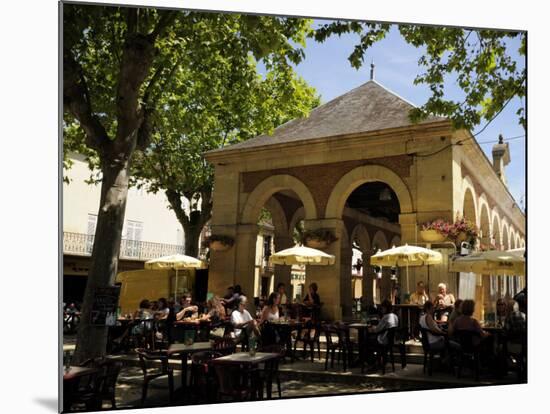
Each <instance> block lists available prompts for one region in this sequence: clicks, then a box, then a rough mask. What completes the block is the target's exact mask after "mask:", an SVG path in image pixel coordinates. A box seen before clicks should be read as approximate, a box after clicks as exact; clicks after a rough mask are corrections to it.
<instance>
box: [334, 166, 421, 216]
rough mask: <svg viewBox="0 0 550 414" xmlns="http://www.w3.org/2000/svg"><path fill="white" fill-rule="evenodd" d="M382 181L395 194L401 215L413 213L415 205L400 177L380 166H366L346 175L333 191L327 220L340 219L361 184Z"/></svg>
mask: <svg viewBox="0 0 550 414" xmlns="http://www.w3.org/2000/svg"><path fill="white" fill-rule="evenodd" d="M373 181H380V182H383V183H385V184H387V185H388V186H390V187H391V189H392V190H393V191H394V192H395V194H396V195H397V199H398V200H399V206H400V209H401V213H411V212H412V211H413V203H412V198H411V194H410V191H409V189H408V187H407V185H406V184H405V182H404V181H403V180H402V179H401V177H400V176H399V175H397V174H396V173H394V172H393V171H392V170H390V169H389V168H386V167H382V166H380V165H364V166H362V167H357V168H354V169H353V170H351V171H350V172H348V173H347V174H346V175H344V176H343V177H342V178H341V179H340V180H339V181H338V183H337V184H336V185H335V186H334V188H333V189H332V192H331V193H330V197H329V199H328V202H327V207H326V209H325V218H340V217H342V213H343V211H344V206H345V205H346V201H347V199H348V197H349V196H350V194H351V193H352V192H353V190H355V189H356V188H357V187H359V186H360V185H361V184H364V183H368V182H373Z"/></svg>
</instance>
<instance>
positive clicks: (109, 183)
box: [62, 4, 311, 362]
mask: <svg viewBox="0 0 550 414" xmlns="http://www.w3.org/2000/svg"><path fill="white" fill-rule="evenodd" d="M62 8H63V107H64V127H65V129H64V151H68V150H74V149H79V150H81V152H85V153H86V154H87V155H89V159H90V163H91V164H92V165H97V166H98V167H99V170H100V174H99V176H98V178H99V179H100V180H101V199H100V207H99V212H98V219H97V227H96V235H95V239H94V246H93V251H92V259H91V266H90V271H89V274H88V281H87V285H86V291H85V294H84V301H83V306H82V322H81V325H80V328H79V331H78V338H77V347H76V351H75V360H76V362H78V361H82V360H84V359H87V358H93V357H97V356H101V355H103V354H104V353H105V348H106V336H107V330H106V328H105V327H102V326H93V325H91V324H90V316H91V307H92V303H93V298H94V291H95V289H96V288H98V287H104V286H111V285H112V284H113V283H114V279H115V276H116V273H117V264H118V256H119V250H120V241H121V233H122V227H123V222H124V213H125V206H126V198H127V193H128V185H129V180H130V172H131V167H132V159H133V156H134V154H135V152H136V150H138V151H146V150H147V148H148V147H149V146H151V145H153V146H154V145H155V142H154V140H153V143H152V144H151V141H152V137H153V136H155V134H154V132H153V131H158V130H159V128H160V125H161V124H162V122H164V121H165V120H166V118H165V115H166V112H169V108H170V105H174V102H173V100H177V99H180V98H179V96H176V95H175V94H173V93H171V91H170V90H169V85H170V86H172V85H173V84H174V82H177V86H178V88H179V91H180V92H182V94H181V96H182V97H183V98H181V99H185V93H184V92H185V91H186V90H187V88H189V85H190V83H191V82H192V79H191V78H186V77H185V76H186V75H188V74H189V73H197V72H199V71H200V70H201V68H202V67H203V66H201V65H203V63H202V62H203V61H206V62H208V64H211V63H212V62H209V61H208V59H209V57H210V54H211V53H212V50H213V49H214V50H221V49H222V48H224V47H226V48H232V49H233V50H232V51H233V53H232V55H231V57H230V58H228V59H231V60H232V68H233V71H232V74H233V75H235V74H237V73H238V71H239V68H242V67H245V66H246V65H248V64H249V62H250V59H252V58H254V59H256V60H261V61H262V62H263V64H264V65H265V66H266V68H268V69H269V68H270V66H271V65H278V66H280V67H284V66H285V65H286V66H290V65H291V64H292V63H298V62H299V61H300V60H301V58H302V57H303V51H302V49H301V48H300V43H303V40H304V39H303V38H304V33H306V31H307V28H308V27H309V25H310V24H311V22H310V21H308V20H304V19H286V18H274V17H266V18H264V17H259V16H244V15H237V14H210V13H197V12H185V11H169V10H156V9H152V8H121V7H108V6H90V5H78V4H62ZM204 29H208V30H204ZM207 67H209V68H212V66H208V65H207ZM191 69H192V70H191ZM182 73H183V76H179V75H180V74H182ZM175 79H177V81H176V80H175ZM245 81H246V79H241V78H239V77H236V79H235V82H237V83H240V85H241V86H240V87H242V86H243V85H244V84H245V83H246V82H245ZM219 87H223V85H219ZM225 87H227V84H226V85H225ZM208 88H209V85H208V83H206V81H205V84H204V85H203V89H208ZM171 100H172V101H171ZM195 109H196V108H195ZM172 115H173V116H176V115H175V114H172ZM197 120H198V121H200V117H199V118H197ZM188 127H189V129H193V128H195V127H200V125H189V126H188Z"/></svg>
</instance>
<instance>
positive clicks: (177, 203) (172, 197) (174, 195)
mask: <svg viewBox="0 0 550 414" xmlns="http://www.w3.org/2000/svg"><path fill="white" fill-rule="evenodd" d="M165 193H166V198H167V199H168V202H169V203H170V205H171V206H172V208H173V209H174V213H176V217H177V218H178V221H179V222H180V223H181V224H182V226H184V227H186V226H189V224H190V223H189V218H188V217H187V214H185V211H184V209H183V207H182V205H181V195H180V194H179V193H178V192H177V191H174V190H166V191H165Z"/></svg>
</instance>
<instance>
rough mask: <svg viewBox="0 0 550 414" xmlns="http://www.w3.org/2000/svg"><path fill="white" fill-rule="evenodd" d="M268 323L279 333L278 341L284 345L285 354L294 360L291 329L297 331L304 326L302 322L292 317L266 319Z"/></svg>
mask: <svg viewBox="0 0 550 414" xmlns="http://www.w3.org/2000/svg"><path fill="white" fill-rule="evenodd" d="M268 324H269V326H270V327H272V328H273V329H274V330H275V331H277V333H278V334H279V338H280V342H281V343H282V344H284V345H285V355H288V356H290V359H291V361H294V353H293V352H292V331H294V330H297V331H298V333H299V331H300V330H301V329H302V327H303V326H304V325H303V323H302V322H300V321H298V320H293V319H291V320H284V319H278V320H272V321H268Z"/></svg>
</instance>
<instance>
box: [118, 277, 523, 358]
mask: <svg viewBox="0 0 550 414" xmlns="http://www.w3.org/2000/svg"><path fill="white" fill-rule="evenodd" d="M516 299H517V300H514V299H504V298H501V299H499V300H498V301H497V304H496V309H497V310H496V315H495V325H496V326H497V327H499V328H501V331H502V333H503V334H504V335H505V336H509V337H514V338H518V337H521V336H522V335H526V328H527V326H526V294H525V292H524V291H523V292H521V293H520V294H519V295H517V296H516ZM255 302H256V303H255V304H256V309H257V310H256V314H255V315H254V316H253V315H251V314H250V312H249V311H248V310H247V308H248V307H249V299H248V297H247V296H246V294H245V293H244V292H243V291H242V289H241V287H240V286H239V285H235V286H230V287H229V288H228V289H227V292H226V294H225V296H224V297H222V298H220V297H218V296H214V297H212V298H210V299H209V300H208V301H207V302H206V304H197V303H194V302H193V299H192V296H191V295H190V294H184V295H183V296H182V297H181V298H180V300H179V301H178V302H177V303H175V302H174V301H170V300H167V299H166V298H160V299H158V300H157V301H153V302H150V301H149V300H146V299H144V300H142V301H141V303H140V305H139V309H137V310H136V311H135V312H134V314H133V315H132V317H133V319H135V320H153V319H156V320H159V321H163V320H164V321H166V322H168V323H171V322H176V321H184V322H185V321H188V322H197V323H199V322H201V321H209V322H212V323H213V324H218V323H221V322H224V323H225V324H226V325H227V324H229V325H230V326H231V327H232V332H231V333H230V335H231V337H232V338H233V339H234V340H235V342H237V343H239V342H243V341H245V340H247V339H248V338H250V337H251V336H258V337H263V338H264V339H266V338H267V339H269V340H276V339H275V338H269V336H268V335H262V330H263V329H262V328H263V327H264V326H265V324H266V323H269V322H272V321H276V320H280V319H281V318H286V315H287V310H288V309H289V307H290V306H295V304H294V305H293V304H291V303H290V302H289V300H288V296H287V294H286V286H285V284H284V283H279V284H278V285H277V287H276V289H275V291H273V292H271V293H270V294H269V296H268V297H267V298H255ZM409 303H410V304H414V305H418V306H419V307H421V309H422V311H421V312H420V316H419V318H418V320H417V321H416V323H417V324H418V325H419V326H420V328H422V329H423V330H424V332H425V333H426V334H427V338H428V342H429V345H430V348H431V349H432V350H434V351H441V352H442V354H444V355H448V354H452V352H453V350H456V349H458V348H459V346H460V345H459V338H458V335H460V334H461V333H462V332H464V331H468V332H472V333H475V338H476V339H475V340H476V341H478V342H479V343H478V345H479V346H480V349H481V353H482V357H486V358H489V359H491V358H492V357H495V356H496V355H495V353H496V352H498V350H497V347H496V346H495V343H494V338H493V335H492V334H491V333H489V332H488V331H486V330H484V329H483V326H482V325H481V323H480V322H479V321H478V320H477V319H475V317H474V316H473V315H474V311H475V306H476V303H475V301H473V300H471V299H464V300H462V299H460V298H458V299H455V297H454V295H453V294H452V293H450V292H448V291H447V286H446V285H445V284H444V283H440V284H439V285H438V292H437V294H436V295H435V296H433V298H430V297H429V295H428V294H427V293H426V289H425V285H424V283H423V282H418V284H417V289H416V291H415V292H414V293H412V294H411V295H410V297H409ZM321 305H322V303H321V299H320V296H319V293H318V286H317V284H316V283H311V284H310V285H309V287H308V291H307V294H306V295H305V297H304V298H303V300H302V301H301V306H304V307H309V308H313V309H319V308H320V306H321ZM374 312H376V314H377V317H376V319H377V323H376V324H373V325H372V326H371V327H369V331H370V332H371V333H373V334H377V335H368V341H370V344H369V345H372V346H370V347H369V348H374V347H375V346H376V345H378V344H380V345H386V344H387V330H388V328H393V327H396V328H397V327H399V318H398V315H397V313H396V311H395V307H394V305H393V304H392V302H391V301H390V300H389V299H386V300H384V301H382V303H381V304H380V305H379V306H378V307H377V308H376V310H375V311H374ZM316 315H317V316H318V314H315V313H311V314H310V315H309V316H310V318H306V319H309V320H314V319H315V316H316ZM140 326H141V327H142V328H140ZM139 329H143V324H141V325H135V326H133V327H132V328H131V330H130V329H129V330H128V331H127V332H125V333H124V334H123V335H129V334H130V333H139ZM264 331H267V330H264ZM263 333H264V334H265V333H266V332H263ZM219 334H220V335H221V334H223V331H222V332H219ZM512 346H513V345H512Z"/></svg>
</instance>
